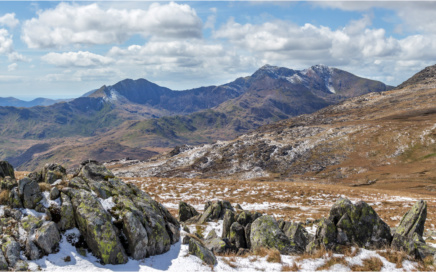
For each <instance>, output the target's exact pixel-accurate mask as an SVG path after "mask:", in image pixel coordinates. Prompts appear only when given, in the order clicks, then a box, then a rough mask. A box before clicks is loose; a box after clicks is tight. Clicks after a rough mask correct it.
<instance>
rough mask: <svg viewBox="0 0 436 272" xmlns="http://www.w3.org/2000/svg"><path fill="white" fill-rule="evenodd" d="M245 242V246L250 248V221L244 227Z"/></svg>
mask: <svg viewBox="0 0 436 272" xmlns="http://www.w3.org/2000/svg"><path fill="white" fill-rule="evenodd" d="M244 232H245V242H246V243H247V248H251V241H250V235H251V223H248V224H247V225H246V226H245V228H244Z"/></svg>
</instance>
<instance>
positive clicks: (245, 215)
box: [236, 211, 253, 227]
mask: <svg viewBox="0 0 436 272" xmlns="http://www.w3.org/2000/svg"><path fill="white" fill-rule="evenodd" d="M236 222H238V223H239V224H241V225H242V226H244V227H245V226H247V224H248V223H253V219H252V218H251V212H249V211H242V212H241V213H240V214H239V216H238V219H237V220H236Z"/></svg>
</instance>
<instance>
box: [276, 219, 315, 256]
mask: <svg viewBox="0 0 436 272" xmlns="http://www.w3.org/2000/svg"><path fill="white" fill-rule="evenodd" d="M283 225H284V226H283V228H282V230H283V232H284V233H285V235H286V236H287V237H288V238H289V239H290V240H291V242H294V243H295V244H296V245H297V248H298V251H299V252H304V251H305V250H306V247H307V245H308V243H309V233H308V232H307V231H306V229H305V228H304V227H303V226H302V225H301V224H300V223H292V222H284V224H283Z"/></svg>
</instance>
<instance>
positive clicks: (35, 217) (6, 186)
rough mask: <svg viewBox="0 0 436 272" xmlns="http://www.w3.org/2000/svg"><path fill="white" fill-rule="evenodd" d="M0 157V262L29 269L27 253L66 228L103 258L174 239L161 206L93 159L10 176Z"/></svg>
mask: <svg viewBox="0 0 436 272" xmlns="http://www.w3.org/2000/svg"><path fill="white" fill-rule="evenodd" d="M0 165H1V169H2V170H1V172H2V173H1V176H0V182H1V192H0V240H1V251H0V270H6V269H8V268H9V269H14V270H23V269H24V270H27V263H26V259H27V260H36V259H39V258H41V257H42V256H44V255H47V254H51V253H54V252H56V251H57V250H58V244H59V241H60V240H61V237H62V236H65V234H63V233H65V232H66V231H69V230H72V229H76V230H77V231H76V232H72V233H69V234H68V235H67V236H66V237H64V238H66V239H67V240H69V241H72V244H73V245H76V247H77V249H78V251H79V252H82V253H83V254H87V251H88V252H90V253H92V254H93V255H94V256H96V257H97V258H99V259H100V261H101V263H102V264H123V263H126V262H127V261H128V258H133V259H143V258H146V257H148V256H152V255H157V254H162V253H164V252H167V251H168V250H169V249H170V246H171V245H172V244H175V243H176V242H178V241H179V239H180V230H179V227H180V225H179V222H178V221H177V220H176V219H175V218H174V217H173V216H172V215H171V214H170V213H169V212H168V210H167V209H166V208H164V207H163V206H162V205H161V204H160V203H158V202H156V201H154V200H153V199H152V198H151V197H150V196H149V195H148V194H147V193H145V192H143V191H141V190H139V189H138V188H137V187H136V186H134V185H131V184H126V183H124V182H122V181H121V180H120V179H119V178H117V177H115V176H114V175H113V173H112V172H110V171H109V170H107V169H106V168H105V167H104V166H102V165H101V164H99V163H98V162H96V161H92V160H88V161H85V162H83V163H82V165H81V167H80V168H79V170H78V171H77V173H76V174H75V175H74V176H73V178H71V179H67V176H66V174H65V169H64V168H63V167H62V166H60V165H56V164H48V165H46V166H45V167H44V169H42V170H41V171H39V172H34V173H31V174H30V175H29V177H27V178H23V179H20V180H18V181H16V180H15V178H14V172H13V168H12V166H11V165H10V164H8V163H7V162H1V163H0ZM4 168H6V169H8V171H9V172H7V171H4ZM10 170H12V171H10ZM6 174H8V176H5V175H6ZM22 256H25V258H24V257H22Z"/></svg>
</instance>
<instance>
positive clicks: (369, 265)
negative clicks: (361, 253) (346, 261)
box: [350, 257, 383, 271]
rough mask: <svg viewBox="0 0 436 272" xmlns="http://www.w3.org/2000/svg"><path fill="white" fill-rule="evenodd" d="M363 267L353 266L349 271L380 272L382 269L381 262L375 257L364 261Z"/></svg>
mask: <svg viewBox="0 0 436 272" xmlns="http://www.w3.org/2000/svg"><path fill="white" fill-rule="evenodd" d="M362 262H363V266H360V265H353V266H352V267H350V268H351V270H353V271H380V270H381V269H382V267H383V262H382V261H381V260H380V259H379V258H377V257H371V258H369V259H364V260H363V261H362Z"/></svg>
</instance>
